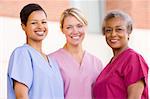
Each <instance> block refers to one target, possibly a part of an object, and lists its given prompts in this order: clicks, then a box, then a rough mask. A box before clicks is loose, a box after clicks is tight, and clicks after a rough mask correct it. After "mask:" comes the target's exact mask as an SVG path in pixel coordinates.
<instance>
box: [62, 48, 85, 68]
mask: <svg viewBox="0 0 150 99" xmlns="http://www.w3.org/2000/svg"><path fill="white" fill-rule="evenodd" d="M60 50H61V51H62V52H63V53H65V54H66V55H67V56H68V57H69V58H71V60H72V61H73V62H74V63H75V64H77V66H78V67H77V68H79V69H81V68H83V64H84V59H85V57H86V51H84V52H83V57H82V60H81V63H79V62H78V61H77V60H76V59H75V58H74V57H73V56H72V55H71V53H69V52H68V51H66V50H65V49H64V48H61V49H60Z"/></svg>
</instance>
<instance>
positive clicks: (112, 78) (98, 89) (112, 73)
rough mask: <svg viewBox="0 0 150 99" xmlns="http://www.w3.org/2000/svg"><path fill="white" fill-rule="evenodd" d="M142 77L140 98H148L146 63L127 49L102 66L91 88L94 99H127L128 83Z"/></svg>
mask: <svg viewBox="0 0 150 99" xmlns="http://www.w3.org/2000/svg"><path fill="white" fill-rule="evenodd" d="M141 79H143V80H144V82H145V87H144V91H143V94H142V98H141V99H148V65H147V63H146V62H145V60H144V59H143V57H142V56H141V55H139V54H138V53H136V52H135V51H134V50H132V49H130V48H129V49H127V50H125V51H124V52H122V53H121V54H120V55H118V57H117V58H116V59H115V60H114V61H113V62H112V63H111V62H110V63H108V65H107V66H106V67H105V68H104V70H103V71H102V72H101V74H100V75H99V77H98V79H97V80H96V83H95V85H94V88H93V97H94V99H127V97H128V94H127V88H128V86H129V85H131V84H133V83H136V82H137V81H139V80H141Z"/></svg>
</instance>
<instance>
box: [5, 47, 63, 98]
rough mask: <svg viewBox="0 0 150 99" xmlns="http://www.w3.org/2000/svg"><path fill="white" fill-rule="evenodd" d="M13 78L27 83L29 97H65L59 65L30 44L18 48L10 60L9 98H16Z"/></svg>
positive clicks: (8, 77) (8, 76)
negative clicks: (45, 57) (46, 58)
mask: <svg viewBox="0 0 150 99" xmlns="http://www.w3.org/2000/svg"><path fill="white" fill-rule="evenodd" d="M13 80H16V81H18V82H20V83H22V84H25V85H26V86H27V87H28V89H29V91H28V95H29V99H64V91H63V90H64V89H63V80H62V77H61V74H60V71H59V68H58V65H57V64H56V63H55V62H54V61H52V60H51V59H50V58H48V62H47V61H46V60H45V59H44V57H43V56H42V55H41V54H40V53H39V52H38V51H36V50H35V49H34V48H32V47H31V46H29V45H28V44H24V45H23V46H21V47H18V48H16V49H15V50H14V51H13V53H12V55H11V57H10V61H9V66H8V75H7V93H8V95H7V99H16V98H15V93H14V89H13Z"/></svg>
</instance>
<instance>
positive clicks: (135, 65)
mask: <svg viewBox="0 0 150 99" xmlns="http://www.w3.org/2000/svg"><path fill="white" fill-rule="evenodd" d="M124 75H125V82H126V85H127V86H129V85H130V84H133V83H135V82H137V81H138V80H141V79H143V80H144V81H145V83H147V77H148V65H147V64H146V62H145V60H144V59H143V57H142V56H141V55H138V54H133V55H131V56H130V57H129V59H128V62H127V64H126V68H125V70H124Z"/></svg>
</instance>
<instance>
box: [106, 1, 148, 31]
mask: <svg viewBox="0 0 150 99" xmlns="http://www.w3.org/2000/svg"><path fill="white" fill-rule="evenodd" d="M112 9H121V10H123V11H125V12H127V13H129V15H131V16H132V18H133V20H134V26H135V27H136V28H144V29H150V0H106V11H108V10H112Z"/></svg>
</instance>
